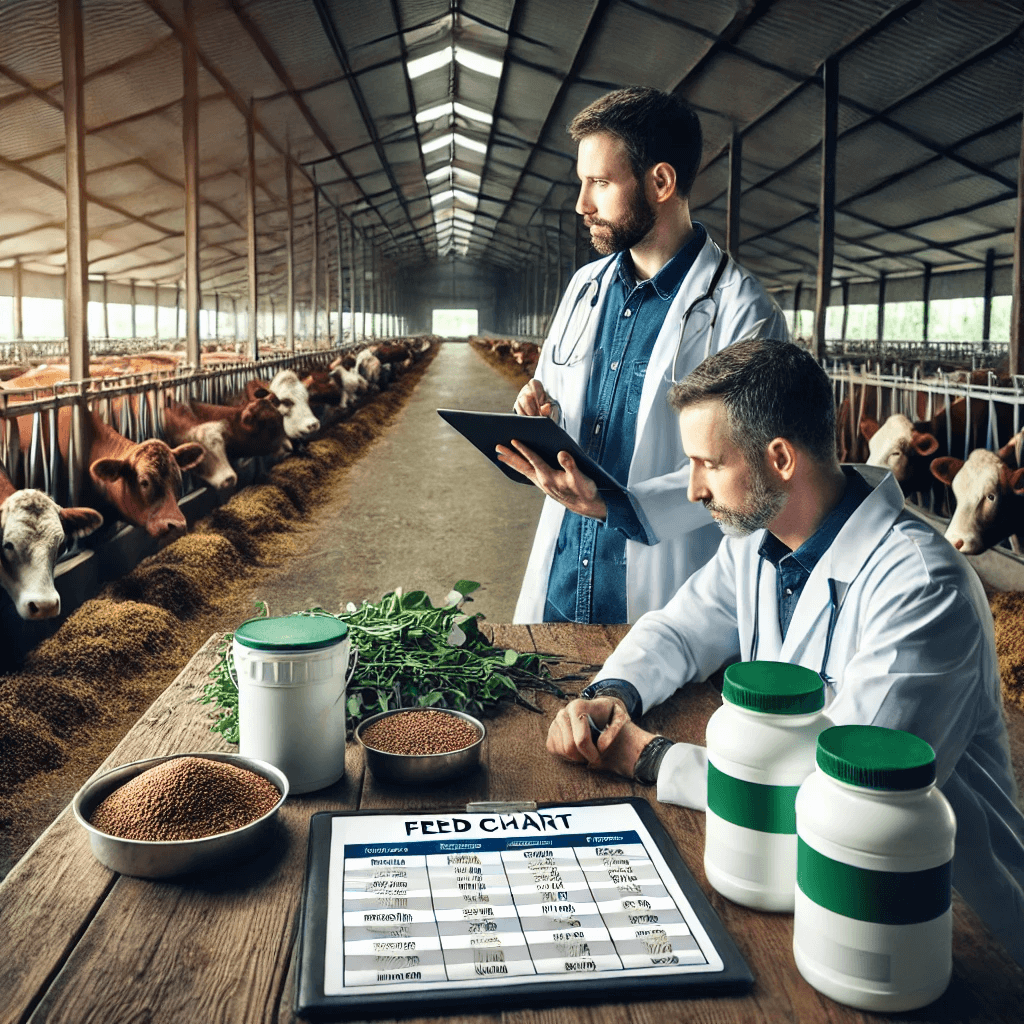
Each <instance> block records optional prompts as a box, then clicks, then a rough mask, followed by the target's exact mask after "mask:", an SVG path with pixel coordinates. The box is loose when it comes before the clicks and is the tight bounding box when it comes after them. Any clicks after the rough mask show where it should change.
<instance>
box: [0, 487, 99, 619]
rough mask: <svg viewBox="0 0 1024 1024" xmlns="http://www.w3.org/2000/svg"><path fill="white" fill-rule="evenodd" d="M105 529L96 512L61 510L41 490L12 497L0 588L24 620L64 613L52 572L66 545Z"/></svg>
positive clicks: (2, 519)
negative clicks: (8, 595) (75, 538)
mask: <svg viewBox="0 0 1024 1024" xmlns="http://www.w3.org/2000/svg"><path fill="white" fill-rule="evenodd" d="M102 525H103V516H101V515H100V514H99V512H96V511H95V510H94V509H91V508H61V507H60V506H59V505H58V504H57V503H56V502H55V501H54V500H53V499H52V498H50V497H48V496H47V495H46V494H44V493H43V492H42V491H35V490H23V491H15V492H14V493H13V494H10V495H8V497H7V499H6V500H5V501H4V502H3V504H2V505H0V586H2V587H3V588H4V590H6V591H7V593H8V594H10V596H11V600H12V601H13V602H14V607H15V608H16V609H17V611H18V614H19V615H20V616H21V617H22V618H23V619H51V618H53V617H54V616H55V615H59V614H60V594H58V593H57V588H56V587H55V586H54V583H53V567H54V565H55V564H56V562H57V556H58V555H59V554H60V553H61V551H62V550H63V548H64V546H65V544H66V543H67V542H68V541H69V540H71V538H73V537H85V536H87V535H88V534H90V533H92V532H93V531H94V530H98V529H99V528H100V527H101V526H102Z"/></svg>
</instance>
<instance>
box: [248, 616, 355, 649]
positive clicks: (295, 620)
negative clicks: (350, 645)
mask: <svg viewBox="0 0 1024 1024" xmlns="http://www.w3.org/2000/svg"><path fill="white" fill-rule="evenodd" d="M346 636H348V626H347V625H346V624H345V623H344V622H339V621H338V620H337V619H336V618H334V617H333V616H332V615H280V616H278V617H277V618H273V619H249V620H248V622H243V623H242V624H241V625H240V626H239V627H238V629H236V630H235V639H236V640H237V641H238V642H239V643H240V644H241V645H242V646H243V647H251V648H253V649H254V650H257V651H313V650H316V649H317V648H318V647H330V646H331V644H336V643H340V642H341V641H342V640H344V639H345V637H346Z"/></svg>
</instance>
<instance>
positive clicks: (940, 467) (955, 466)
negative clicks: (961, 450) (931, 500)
mask: <svg viewBox="0 0 1024 1024" xmlns="http://www.w3.org/2000/svg"><path fill="white" fill-rule="evenodd" d="M963 466H964V460H963V459H957V458H954V457H953V456H952V455H943V456H942V457H941V458H939V459H935V461H934V462H932V464H931V471H932V476H933V477H935V479H936V480H941V481H942V483H944V484H951V483H952V482H953V477H955V476H956V475H957V473H959V472H960V470H961V469H963Z"/></svg>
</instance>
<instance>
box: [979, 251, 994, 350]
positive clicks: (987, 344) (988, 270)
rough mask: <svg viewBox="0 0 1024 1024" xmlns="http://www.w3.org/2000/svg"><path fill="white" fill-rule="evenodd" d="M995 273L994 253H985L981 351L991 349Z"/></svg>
mask: <svg viewBox="0 0 1024 1024" xmlns="http://www.w3.org/2000/svg"><path fill="white" fill-rule="evenodd" d="M995 271H996V251H995V249H988V250H986V252H985V304H984V306H983V307H982V310H981V347H982V350H983V351H986V352H987V351H988V350H989V348H991V341H992V281H993V278H994V277H995Z"/></svg>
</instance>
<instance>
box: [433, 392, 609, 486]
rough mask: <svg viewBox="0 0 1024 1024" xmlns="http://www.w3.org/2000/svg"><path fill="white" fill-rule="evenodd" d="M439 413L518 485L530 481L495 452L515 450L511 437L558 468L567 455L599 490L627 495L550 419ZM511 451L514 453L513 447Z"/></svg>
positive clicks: (456, 411) (511, 414)
mask: <svg viewBox="0 0 1024 1024" xmlns="http://www.w3.org/2000/svg"><path fill="white" fill-rule="evenodd" d="M437 414H438V416H440V417H441V419H443V420H444V421H445V422H446V423H450V424H451V425H452V426H453V427H454V428H455V429H456V430H457V431H458V432H459V433H460V434H462V435H463V436H464V437H465V438H466V440H467V441H469V442H470V443H471V444H473V445H474V446H475V447H476V448H478V449H479V450H480V451H481V452H483V454H484V455H486V456H487V458H488V459H490V460H491V462H493V463H494V465H496V466H497V467H498V469H500V470H501V471H502V473H504V474H505V476H507V477H508V478H509V479H510V480H515V481H516V483H521V484H530V481H529V480H527V479H526V477H525V476H523V474H522V473H517V472H516V471H515V470H514V469H512V468H511V467H509V466H507V465H505V463H504V462H501V461H500V460H499V459H498V454H497V452H495V450H494V447H495V445H499V444H501V445H504V446H505V447H506V448H512V443H511V442H512V438H515V439H516V440H517V441H522V443H523V444H525V445H526V447H527V448H531V449H532V450H533V451H535V452H536V453H537V454H538V455H539V456H540V457H541V458H542V459H543V460H544V461H545V462H546V463H547V464H548V465H549V466H553V467H555V468H556V469H557V468H558V453H559V452H568V453H569V454H570V455H571V456H572V457H573V458H574V459H575V460H576V465H577V466H578V467H579V469H580V472H581V473H583V475H584V476H588V477H590V479H591V480H593V481H594V483H595V484H597V489H598V490H599V491H621V492H622V493H625V492H626V487H625V486H624V485H623V484H621V483H619V481H618V480H616V479H615V477H613V476H612V475H611V474H610V473H608V472H607V471H606V470H605V469H603V468H602V467H601V466H599V465H598V464H597V463H596V462H595V461H594V460H593V459H592V458H591V457H590V456H589V455H587V453H586V452H585V451H584V450H583V449H582V448H581V447H580V446H579V445H578V444H577V443H576V441H574V440H573V438H572V437H570V436H569V434H567V433H566V432H565V431H564V430H563V429H562V428H561V427H560V426H559V425H558V424H557V423H555V421H554V420H553V419H551V417H550V416H519V415H518V414H516V413H514V412H471V411H469V410H465V409H438V410H437ZM512 450H513V451H515V449H514V448H512ZM531 486H532V484H531Z"/></svg>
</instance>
